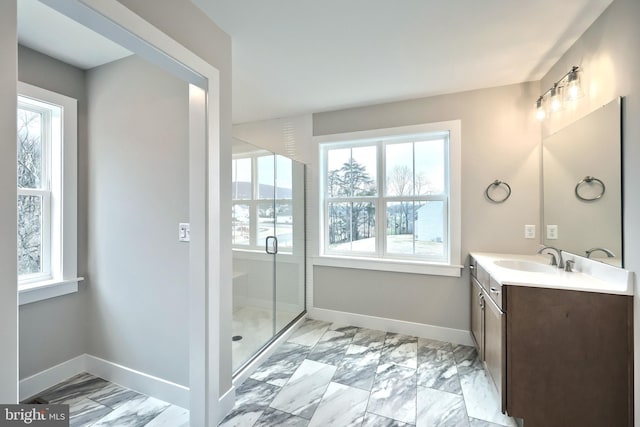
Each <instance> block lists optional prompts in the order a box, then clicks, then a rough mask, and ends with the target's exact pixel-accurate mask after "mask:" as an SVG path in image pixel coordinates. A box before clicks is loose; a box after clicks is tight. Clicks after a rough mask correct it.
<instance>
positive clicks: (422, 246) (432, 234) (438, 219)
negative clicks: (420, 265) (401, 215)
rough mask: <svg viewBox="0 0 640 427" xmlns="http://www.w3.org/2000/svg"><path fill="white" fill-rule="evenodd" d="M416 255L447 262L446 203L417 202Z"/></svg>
mask: <svg viewBox="0 0 640 427" xmlns="http://www.w3.org/2000/svg"><path fill="white" fill-rule="evenodd" d="M415 211H416V216H415V218H416V225H415V239H416V250H415V254H416V255H424V256H426V257H427V258H430V259H439V260H445V259H446V253H445V239H446V224H445V219H444V218H445V214H446V212H445V203H444V202H443V201H430V202H415Z"/></svg>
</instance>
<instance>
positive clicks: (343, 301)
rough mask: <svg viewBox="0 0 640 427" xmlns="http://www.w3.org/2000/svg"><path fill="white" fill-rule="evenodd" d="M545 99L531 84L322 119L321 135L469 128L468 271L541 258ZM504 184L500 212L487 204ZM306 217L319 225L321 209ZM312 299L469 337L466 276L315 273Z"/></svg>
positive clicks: (465, 190) (318, 117) (465, 188)
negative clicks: (530, 234)
mask: <svg viewBox="0 0 640 427" xmlns="http://www.w3.org/2000/svg"><path fill="white" fill-rule="evenodd" d="M538 91H539V85H538V84H537V83H523V84H517V85H510V86H503V87H497V88H490V89H482V90H476V91H470V92H463V93H456V94H451V95H442V96H436V97H429V98H421V99H415V100H409V101H403V102H394V103H388V104H381V105H373V106H368V107H361V108H353V109H347V110H341V111H333V112H326V113H318V114H314V116H313V134H314V136H318V135H326V134H333V133H340V132H352V131H360V130H369V129H376V128H387V127H394V126H404V125H412V124H419V123H430V122H438V121H445V120H454V119H460V120H461V122H462V259H463V262H465V263H466V260H467V255H468V253H469V251H485V252H508V253H534V251H535V249H536V245H537V243H538V242H539V241H540V239H539V237H538V238H536V239H533V240H526V239H524V225H525V224H535V225H536V226H537V231H538V232H539V218H540V191H539V188H540V175H539V171H540V125H539V123H538V122H537V121H536V120H535V117H534V112H533V108H532V105H533V104H532V102H535V98H536V96H537V94H538ZM309 173H310V175H312V176H316V175H317V171H310V172H309ZM495 179H500V180H503V181H506V182H508V183H509V184H510V185H511V187H512V189H513V194H512V196H511V198H510V199H509V200H508V201H507V202H505V203H503V204H499V205H498V204H492V203H489V202H488V201H486V200H485V198H484V190H485V188H486V187H487V185H489V184H490V183H491V182H493V181H494V180H495ZM312 185H316V183H313V184H312ZM312 204H313V205H312ZM307 208H308V210H309V211H310V212H311V215H317V212H318V210H317V209H318V207H317V201H316V200H308V202H307ZM538 236H539V234H538ZM313 298H314V300H313V304H314V306H315V307H317V308H324V309H331V310H339V311H347V312H352V313H358V314H364V315H370V316H379V317H385V318H391V319H397V320H404V321H410V322H417V323H423V324H430V325H436V326H443V327H448V328H454V329H462V330H468V329H469V277H468V272H467V270H466V269H465V271H464V272H463V274H462V277H460V278H449V277H441V276H428V275H418V274H404V273H380V272H370V271H363V270H355V269H345V268H333V267H319V266H315V267H313Z"/></svg>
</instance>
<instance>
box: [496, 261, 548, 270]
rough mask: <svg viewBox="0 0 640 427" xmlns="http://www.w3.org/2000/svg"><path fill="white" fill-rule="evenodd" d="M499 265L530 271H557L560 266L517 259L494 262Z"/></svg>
mask: <svg viewBox="0 0 640 427" xmlns="http://www.w3.org/2000/svg"><path fill="white" fill-rule="evenodd" d="M493 263H494V264H495V265H497V266H498V267H503V268H509V269H511V270H518V271H526V272H529V273H555V272H557V271H558V267H557V266H555V265H549V264H541V263H539V262H533V261H523V260H516V259H499V260H496V261H494V262H493Z"/></svg>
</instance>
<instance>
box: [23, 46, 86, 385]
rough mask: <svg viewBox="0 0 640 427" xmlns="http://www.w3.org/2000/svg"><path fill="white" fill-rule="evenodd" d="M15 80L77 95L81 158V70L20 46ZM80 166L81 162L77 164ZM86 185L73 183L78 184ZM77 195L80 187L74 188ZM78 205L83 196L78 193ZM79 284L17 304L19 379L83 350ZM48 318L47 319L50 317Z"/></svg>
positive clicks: (81, 251)
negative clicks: (58, 294)
mask: <svg viewBox="0 0 640 427" xmlns="http://www.w3.org/2000/svg"><path fill="white" fill-rule="evenodd" d="M18 78H19V80H20V81H22V82H25V83H29V84H32V85H34V86H38V87H41V88H44V89H47V90H50V91H53V92H57V93H60V94H63V95H66V96H70V97H72V98H75V99H77V100H78V155H79V163H80V164H81V165H82V164H83V158H86V132H87V130H86V122H87V100H86V93H85V73H84V71H83V70H80V69H78V68H76V67H73V66H71V65H69V64H66V63H64V62H60V61H58V60H56V59H53V58H51V57H49V56H46V55H43V54H41V53H39V52H36V51H34V50H31V49H29V48H27V47H24V46H19V48H18ZM81 167H82V166H81ZM85 185H86V182H85V181H84V180H80V182H78V187H79V189H82V188H83V187H84V186H85ZM79 192H80V194H83V192H82V191H81V190H80V191H79ZM78 202H79V205H81V206H82V205H83V204H84V202H85V200H84V198H83V197H80V198H79V200H78ZM78 219H79V221H78V236H85V235H86V234H85V233H84V230H85V228H86V221H84V216H82V215H79V216H78ZM86 252H87V251H86V245H85V239H83V238H79V242H78V275H79V276H81V277H82V276H84V275H85V273H86V256H85V254H86ZM84 295H85V292H84V285H83V284H82V283H81V284H80V285H79V292H78V293H76V294H73V295H67V296H63V297H58V298H54V299H51V300H46V301H42V302H38V303H33V304H27V305H23V306H20V311H19V313H20V314H19V337H20V379H24V378H26V377H28V376H30V375H33V374H36V373H38V372H40V371H43V370H45V369H48V368H50V367H52V366H55V365H57V364H59V363H62V362H66V361H67V360H69V359H72V358H74V357H76V356H79V355H81V354H83V353H85V351H86V341H85V337H86V328H85V325H86V321H85V315H86V314H85V311H84V305H85V297H84ZM52 320H53V321H52Z"/></svg>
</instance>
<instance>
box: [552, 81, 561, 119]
mask: <svg viewBox="0 0 640 427" xmlns="http://www.w3.org/2000/svg"><path fill="white" fill-rule="evenodd" d="M559 91H560V90H559V88H558V83H556V84H554V85H553V87H552V88H551V111H554V112H555V111H560V108H561V107H562V102H561V101H560V94H559V93H558V92H559Z"/></svg>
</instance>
